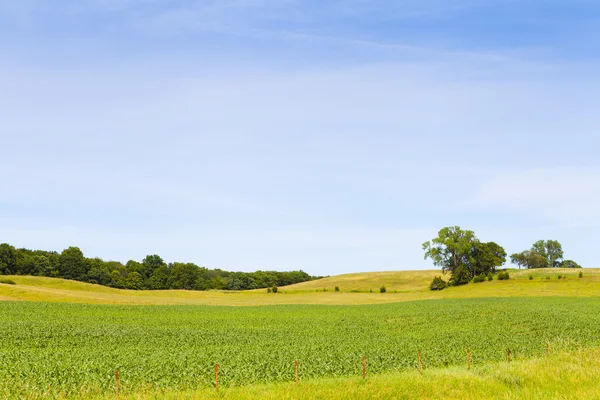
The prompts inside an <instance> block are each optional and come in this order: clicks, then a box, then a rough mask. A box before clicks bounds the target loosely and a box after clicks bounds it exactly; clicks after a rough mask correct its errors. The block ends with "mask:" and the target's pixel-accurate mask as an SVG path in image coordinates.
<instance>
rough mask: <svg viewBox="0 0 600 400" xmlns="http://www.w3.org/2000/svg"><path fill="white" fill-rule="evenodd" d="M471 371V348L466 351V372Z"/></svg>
mask: <svg viewBox="0 0 600 400" xmlns="http://www.w3.org/2000/svg"><path fill="white" fill-rule="evenodd" d="M470 370H471V348H470V347H469V348H468V349H467V371H470Z"/></svg>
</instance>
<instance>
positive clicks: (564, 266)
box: [558, 260, 581, 268]
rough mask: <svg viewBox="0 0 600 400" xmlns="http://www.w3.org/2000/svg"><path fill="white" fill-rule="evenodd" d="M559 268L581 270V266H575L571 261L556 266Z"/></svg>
mask: <svg viewBox="0 0 600 400" xmlns="http://www.w3.org/2000/svg"><path fill="white" fill-rule="evenodd" d="M558 267H559V268H581V265H579V264H577V263H576V262H575V261H573V260H564V261H561V263H560V264H559V265H558Z"/></svg>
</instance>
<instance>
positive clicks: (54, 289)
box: [0, 269, 600, 306]
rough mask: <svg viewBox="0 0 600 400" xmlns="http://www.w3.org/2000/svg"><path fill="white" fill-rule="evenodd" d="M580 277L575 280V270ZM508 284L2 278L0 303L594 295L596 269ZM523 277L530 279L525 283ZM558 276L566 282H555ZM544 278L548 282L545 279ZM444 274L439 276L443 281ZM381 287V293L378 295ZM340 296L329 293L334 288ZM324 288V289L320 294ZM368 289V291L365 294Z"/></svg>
mask: <svg viewBox="0 0 600 400" xmlns="http://www.w3.org/2000/svg"><path fill="white" fill-rule="evenodd" d="M580 271H581V272H583V278H579V277H578V274H579V272H580ZM510 273H511V279H510V280H508V281H498V280H494V281H492V282H483V283H477V284H473V283H471V284H468V285H465V286H460V287H452V288H448V289H445V290H442V291H439V292H432V291H430V290H429V283H430V282H431V280H432V279H433V277H434V276H436V275H441V273H440V272H439V271H435V270H426V271H394V272H370V273H359V274H345V275H338V276H333V277H328V278H324V279H320V280H316V281H311V282H304V283H299V284H296V285H291V286H287V287H283V288H280V290H279V293H267V292H266V290H265V289H260V290H253V291H245V292H226V291H186V290H169V291H135V290H122V289H114V288H109V287H105V286H100V285H92V284H87V283H82V282H75V281H69V280H64V279H57V278H46V277H34V276H6V278H8V279H12V280H13V281H15V282H16V285H7V284H0V300H24V301H47V302H73V303H90V304H203V305H229V306H255V305H275V304H338V305H344V304H348V305H351V304H379V303H394V302H402V301H412V300H428V299H443V298H477V297H516V296H567V297H593V296H598V295H600V269H582V270H579V269H577V270H575V269H541V270H521V271H519V270H511V271H510ZM529 275H532V276H533V278H534V279H532V280H529ZM558 275H562V276H566V277H567V279H560V280H559V279H557V277H558ZM546 277H550V279H546ZM447 278H448V276H445V279H447ZM382 285H383V286H385V287H386V289H387V293H379V288H380V287H381V286H382ZM336 286H338V287H339V288H340V292H335V291H334V289H335V287H336ZM324 289H325V290H326V291H324ZM370 291H372V292H373V293H370Z"/></svg>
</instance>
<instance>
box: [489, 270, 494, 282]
mask: <svg viewBox="0 0 600 400" xmlns="http://www.w3.org/2000/svg"><path fill="white" fill-rule="evenodd" d="M487 280H488V282H491V281H493V280H494V275H493V274H492V273H491V272H488V273H487Z"/></svg>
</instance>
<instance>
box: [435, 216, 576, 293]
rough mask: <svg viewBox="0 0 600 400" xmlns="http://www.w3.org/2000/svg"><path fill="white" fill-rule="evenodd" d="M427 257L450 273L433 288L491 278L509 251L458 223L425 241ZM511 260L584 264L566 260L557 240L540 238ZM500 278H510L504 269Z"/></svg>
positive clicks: (527, 265) (569, 265)
mask: <svg viewBox="0 0 600 400" xmlns="http://www.w3.org/2000/svg"><path fill="white" fill-rule="evenodd" d="M423 250H424V251H425V259H428V258H430V259H431V260H432V262H433V264H434V265H435V266H438V267H441V269H442V271H443V272H444V273H446V272H448V273H450V279H449V281H448V282H445V281H444V280H443V279H442V278H441V277H436V278H435V279H434V281H433V282H432V284H431V288H432V290H440V289H443V288H444V287H446V285H449V286H457V285H464V284H467V283H469V282H471V281H473V282H483V281H484V280H486V279H487V280H492V279H493V274H495V273H496V272H497V268H499V267H501V266H503V265H504V264H505V263H506V256H507V254H506V251H505V250H504V248H503V247H502V246H500V245H499V244H497V243H495V242H481V241H480V240H479V239H478V238H477V237H476V236H475V233H474V232H473V231H470V230H463V229H461V228H460V227H459V226H451V227H445V228H442V229H441V230H440V231H439V232H438V236H437V237H435V238H433V239H432V240H430V241H428V242H425V243H423ZM510 259H511V262H512V263H513V264H516V265H518V266H519V269H520V268H521V267H524V268H581V266H580V265H579V264H577V263H576V262H575V261H573V260H564V252H563V249H562V245H561V244H560V243H559V242H558V241H556V240H539V241H537V242H535V243H534V244H533V246H532V247H531V249H529V250H525V251H522V252H521V253H515V254H512V255H511V256H510ZM498 279H508V273H505V272H503V273H502V275H501V276H498Z"/></svg>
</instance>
